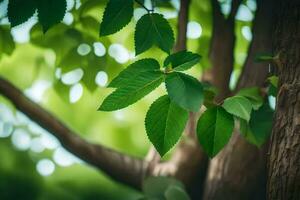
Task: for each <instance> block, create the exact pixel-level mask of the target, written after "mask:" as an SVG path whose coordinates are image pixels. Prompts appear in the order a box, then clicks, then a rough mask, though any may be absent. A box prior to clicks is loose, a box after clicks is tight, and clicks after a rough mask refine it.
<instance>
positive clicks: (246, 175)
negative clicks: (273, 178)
mask: <svg viewBox="0 0 300 200" xmlns="http://www.w3.org/2000/svg"><path fill="white" fill-rule="evenodd" d="M257 4H258V9H257V11H256V16H255V20H254V22H253V29H252V32H253V40H252V42H251V44H250V46H249V50H248V57H247V59H246V62H245V64H244V67H243V72H242V74H241V76H240V79H239V82H238V85H237V89H236V91H238V90H239V89H241V88H244V87H252V86H263V84H264V83H265V80H266V77H267V75H268V65H267V64H260V63H255V62H254V57H255V56H256V54H257V53H260V52H270V51H271V39H270V35H271V25H272V23H271V21H272V20H271V18H272V1H271V0H258V1H257ZM266 149H267V145H265V146H263V147H262V148H261V149H258V148H257V147H256V146H254V145H252V144H249V143H248V142H247V141H245V139H244V138H242V137H241V136H240V134H239V133H238V132H235V133H234V135H233V137H232V138H231V140H230V143H229V144H228V145H227V146H226V147H225V148H224V149H223V150H222V152H220V154H219V155H217V156H216V157H215V158H214V159H212V160H211V162H210V166H209V171H208V175H207V180H206V188H205V195H204V199H205V200H219V199H220V200H223V199H230V200H241V199H242V200H248V199H249V200H252V199H255V200H259V199H265V191H266V186H265V185H266Z"/></svg>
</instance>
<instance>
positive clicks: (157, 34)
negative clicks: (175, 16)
mask: <svg viewBox="0 0 300 200" xmlns="http://www.w3.org/2000/svg"><path fill="white" fill-rule="evenodd" d="M134 40H135V53H136V55H138V54H140V53H143V52H144V51H146V50H147V49H149V48H150V47H152V46H153V45H154V44H156V45H157V46H158V47H159V48H160V49H162V50H163V51H165V52H167V53H170V50H171V49H172V47H173V45H174V34H173V31H172V28H171V26H170V24H169V23H168V21H167V20H166V19H165V18H164V17H163V15H161V14H157V13H152V14H146V15H144V16H143V17H141V18H140V19H139V21H138V22H137V24H136V28H135V34H134Z"/></svg>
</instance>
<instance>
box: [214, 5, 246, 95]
mask: <svg viewBox="0 0 300 200" xmlns="http://www.w3.org/2000/svg"><path fill="white" fill-rule="evenodd" d="M240 3H241V0H233V3H232V10H231V15H232V18H230V19H233V20H226V19H225V18H224V16H223V14H222V13H221V11H220V5H219V2H218V1H217V0H211V6H212V10H213V33H212V40H211V46H210V55H209V56H210V60H211V63H212V69H211V73H212V75H211V77H212V80H210V82H211V83H212V84H213V85H214V86H216V87H217V89H218V90H219V91H218V92H219V93H218V95H217V97H216V101H221V100H223V99H224V98H225V97H227V96H228V95H230V93H231V92H230V89H229V81H230V76H231V73H232V70H233V64H234V52H233V50H234V46H235V33H234V29H235V23H234V17H235V16H233V15H235V14H236V10H237V8H238V7H239V5H240Z"/></svg>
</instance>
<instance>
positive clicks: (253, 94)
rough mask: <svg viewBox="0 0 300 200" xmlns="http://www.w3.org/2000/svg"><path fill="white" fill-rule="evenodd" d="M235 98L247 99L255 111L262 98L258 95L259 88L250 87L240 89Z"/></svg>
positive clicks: (261, 102)
mask: <svg viewBox="0 0 300 200" xmlns="http://www.w3.org/2000/svg"><path fill="white" fill-rule="evenodd" d="M237 96H243V97H246V98H247V99H249V100H250V101H251V103H252V107H253V109H254V110H257V109H258V108H259V107H260V106H261V105H262V104H263V97H262V96H261V94H260V91H259V88H257V87H251V88H244V89H241V90H240V91H239V92H238V93H237Z"/></svg>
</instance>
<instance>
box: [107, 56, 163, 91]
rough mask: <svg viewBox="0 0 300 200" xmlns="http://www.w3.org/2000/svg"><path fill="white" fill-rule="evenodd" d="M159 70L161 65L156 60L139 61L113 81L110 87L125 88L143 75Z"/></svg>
mask: <svg viewBox="0 0 300 200" xmlns="http://www.w3.org/2000/svg"><path fill="white" fill-rule="evenodd" d="M159 68H160V67H159V63H158V62H157V61H156V60H155V59H152V58H147V59H142V60H138V61H136V62H134V63H132V64H131V65H129V66H128V67H127V68H126V69H124V70H123V71H122V72H121V73H120V74H119V75H118V76H117V77H116V78H114V79H113V80H112V82H111V83H110V84H109V85H108V87H113V88H119V87H124V86H126V85H127V84H128V82H130V81H131V80H133V79H136V78H137V77H138V76H139V75H140V74H141V73H144V72H147V71H155V70H159Z"/></svg>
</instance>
